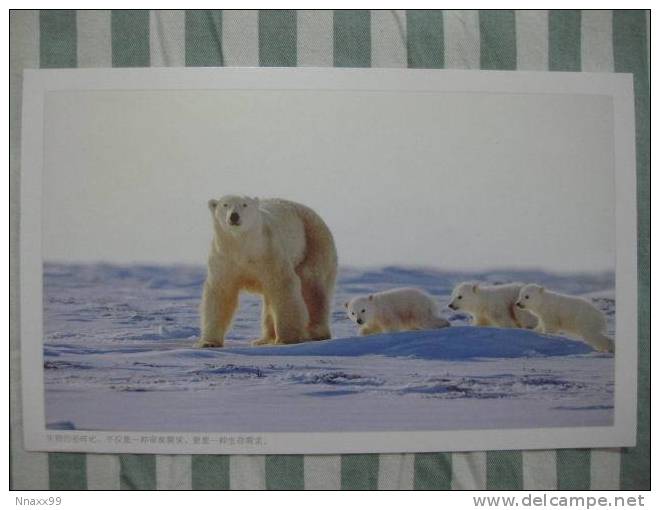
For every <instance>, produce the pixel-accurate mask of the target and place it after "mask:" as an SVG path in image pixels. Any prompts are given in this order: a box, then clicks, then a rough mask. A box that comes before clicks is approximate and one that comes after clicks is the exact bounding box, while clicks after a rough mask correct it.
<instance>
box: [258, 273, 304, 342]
mask: <svg viewBox="0 0 660 510" xmlns="http://www.w3.org/2000/svg"><path fill="white" fill-rule="evenodd" d="M273 283H274V285H269V288H267V289H266V290H265V292H266V293H267V299H268V301H269V302H270V303H271V311H272V314H273V321H274V324H275V342H274V343H276V344H293V343H298V342H301V341H304V340H306V339H307V336H308V333H307V324H308V323H309V313H308V312H307V306H306V305H305V301H304V299H303V296H302V287H301V284H300V279H299V278H298V276H297V275H296V274H295V273H294V272H293V270H291V271H290V272H289V274H287V275H285V276H284V277H283V278H281V279H277V281H274V282H273Z"/></svg>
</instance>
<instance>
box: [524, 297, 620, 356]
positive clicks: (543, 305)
mask: <svg viewBox="0 0 660 510" xmlns="http://www.w3.org/2000/svg"><path fill="white" fill-rule="evenodd" d="M516 307H518V308H520V309H525V310H529V311H530V312H532V313H533V314H534V315H536V316H537V317H538V319H539V324H538V326H537V328H536V329H537V330H538V331H540V332H542V333H556V332H559V331H562V332H564V333H568V334H571V333H572V334H574V335H577V336H579V337H581V338H582V339H583V340H584V341H585V342H586V343H587V344H589V345H590V346H592V347H593V348H594V349H596V350H598V351H601V352H614V341H613V340H612V339H611V338H610V337H608V336H606V335H605V333H604V331H605V327H606V321H605V316H604V315H603V314H602V312H601V311H600V310H598V309H597V308H596V307H595V306H594V305H593V304H591V303H590V302H589V301H587V300H586V299H583V298H581V297H577V296H568V295H566V294H559V293H558V292H551V291H548V290H545V289H544V288H543V287H541V286H540V285H536V284H531V285H525V286H524V287H523V288H522V289H520V294H519V295H518V300H517V302H516Z"/></svg>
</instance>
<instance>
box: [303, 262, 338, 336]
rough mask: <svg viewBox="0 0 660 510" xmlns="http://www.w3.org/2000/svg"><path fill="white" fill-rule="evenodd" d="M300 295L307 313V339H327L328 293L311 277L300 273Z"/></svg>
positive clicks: (328, 325) (328, 327) (329, 295)
mask: <svg viewBox="0 0 660 510" xmlns="http://www.w3.org/2000/svg"><path fill="white" fill-rule="evenodd" d="M301 285H302V295H303V299H304V300H305V305H306V306H307V312H308V314H309V326H308V333H309V336H308V338H307V340H327V339H329V338H331V337H332V335H331V333H330V299H331V297H332V292H330V293H328V292H327V291H326V289H324V288H323V287H322V286H321V285H320V284H319V283H318V282H317V281H316V280H315V279H314V278H313V277H309V275H305V272H303V274H301Z"/></svg>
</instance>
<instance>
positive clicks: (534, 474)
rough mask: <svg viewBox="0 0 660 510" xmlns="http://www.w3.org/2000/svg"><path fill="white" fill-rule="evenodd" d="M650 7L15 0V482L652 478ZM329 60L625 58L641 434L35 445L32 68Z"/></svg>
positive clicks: (374, 484) (418, 63)
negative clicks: (30, 402) (27, 240)
mask: <svg viewBox="0 0 660 510" xmlns="http://www.w3.org/2000/svg"><path fill="white" fill-rule="evenodd" d="M649 27H650V14H649V12H647V11H614V12H612V11H542V10H535V11H408V12H406V11H356V10H352V11H302V10H301V11H261V12H259V11H146V10H144V11H55V10H52V11H41V12H39V11H12V13H11V18H10V43H11V48H10V55H11V64H10V73H11V81H10V127H11V129H10V185H11V189H12V191H13V193H12V196H11V204H10V205H11V222H10V239H11V253H10V260H11V280H12V285H11V288H10V300H11V303H12V306H11V310H10V321H11V360H12V366H11V383H12V384H11V486H12V487H13V488H14V489H49V488H50V489H303V488H307V489H396V488H401V489H486V488H487V489H557V488H558V489H619V488H621V489H637V490H641V489H649V488H650V416H649V411H650V406H649V391H650V390H649V383H650V355H649V354H650V350H649V340H650V88H649V61H648V55H649V53H650V52H649V39H650V29H649ZM111 66H112V67H136V66H137V67H149V66H151V67H158V66H320V67H332V66H335V67H401V68H405V67H410V68H413V67H414V68H447V69H506V70H512V71H515V70H537V71H546V70H550V71H591V72H605V73H611V72H626V73H633V74H634V83H635V106H636V128H637V137H636V144H637V145H636V149H637V182H638V186H637V191H638V195H637V199H638V221H639V224H638V254H639V255H638V266H639V275H638V282H639V374H638V376H639V377H638V381H639V388H638V404H639V405H638V408H639V411H638V414H639V416H638V431H637V437H638V443H637V447H635V448H626V449H609V450H558V451H554V450H551V451H506V452H470V453H428V454H397V455H391V454H388V455H377V454H367V455H341V456H340V455H324V456H317V455H306V456H302V455H267V456H262V455H255V456H241V455H232V456H222V455H208V456H206V455H195V456H190V455H176V456H173V455H98V454H87V455H86V454H75V453H50V454H46V453H31V452H26V451H24V450H23V447H22V426H21V421H22V418H21V402H20V367H19V333H20V332H19V328H18V313H19V310H18V305H17V303H18V293H19V289H18V270H19V254H18V251H17V250H18V248H17V246H18V236H19V231H18V225H19V219H18V217H19V214H18V211H19V203H18V190H19V187H20V109H21V106H20V105H21V73H22V70H23V69H27V68H39V67H41V68H59V67H111Z"/></svg>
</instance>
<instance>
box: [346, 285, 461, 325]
mask: <svg viewBox="0 0 660 510" xmlns="http://www.w3.org/2000/svg"><path fill="white" fill-rule="evenodd" d="M344 307H345V308H346V313H347V314H348V317H349V318H350V319H351V320H352V321H353V322H355V323H356V324H358V325H359V326H360V334H361V335H374V334H377V333H387V332H395V331H408V330H420V329H440V328H445V327H447V326H449V322H447V320H445V319H443V318H442V317H440V316H439V314H438V305H437V303H436V302H435V300H434V299H433V298H432V297H431V296H429V295H428V294H426V293H425V292H423V291H421V290H419V289H413V288H400V289H392V290H387V291H384V292H378V293H376V294H371V295H369V296H360V297H355V298H353V299H351V301H349V302H347V303H344Z"/></svg>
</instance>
